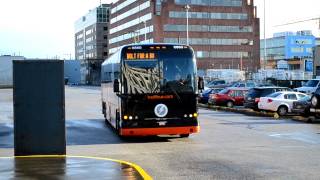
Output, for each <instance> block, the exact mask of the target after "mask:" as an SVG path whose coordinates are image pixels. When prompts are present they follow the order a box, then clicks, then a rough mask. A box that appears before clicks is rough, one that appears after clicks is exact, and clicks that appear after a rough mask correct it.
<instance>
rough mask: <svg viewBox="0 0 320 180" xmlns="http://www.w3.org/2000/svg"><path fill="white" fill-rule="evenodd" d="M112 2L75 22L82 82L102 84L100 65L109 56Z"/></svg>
mask: <svg viewBox="0 0 320 180" xmlns="http://www.w3.org/2000/svg"><path fill="white" fill-rule="evenodd" d="M109 12H110V4H101V5H100V6H98V7H96V8H94V9H92V10H90V11H89V12H88V13H87V14H86V15H84V16H83V17H81V18H79V19H78V20H77V21H76V22H75V58H76V59H77V60H80V61H81V82H82V83H86V84H100V67H101V63H102V62H103V60H104V59H106V58H107V57H108V22H109Z"/></svg>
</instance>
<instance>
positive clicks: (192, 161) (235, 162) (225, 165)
mask: <svg viewBox="0 0 320 180" xmlns="http://www.w3.org/2000/svg"><path fill="white" fill-rule="evenodd" d="M10 96H12V91H10V90H3V89H0V156H12V155H13V149H12V147H13V126H12V121H13V120H12V97H10ZM100 104H101V103H100V91H99V89H98V88H96V87H67V88H66V127H67V129H66V130H67V154H68V155H83V156H98V157H108V158H114V159H121V160H125V161H129V162H133V163H136V164H138V165H140V166H141V167H142V168H143V169H144V170H146V171H147V172H148V173H149V174H150V175H151V176H152V177H153V178H154V179H320V171H319V169H320V124H319V123H315V124H307V123H304V122H297V121H292V120H290V119H278V120H275V119H272V118H266V117H254V116H250V117H249V116H245V115H241V114H237V113H231V112H222V111H212V110H205V109H201V110H200V111H199V112H200V116H199V120H200V125H201V132H200V133H199V134H195V135H191V136H190V137H189V138H178V137H145V138H127V139H121V138H119V137H118V136H117V135H115V133H114V131H113V130H112V129H111V128H110V127H109V126H107V125H105V124H104V120H103V117H102V115H101V107H100V106H101V105H100ZM0 161H1V160H0Z"/></svg>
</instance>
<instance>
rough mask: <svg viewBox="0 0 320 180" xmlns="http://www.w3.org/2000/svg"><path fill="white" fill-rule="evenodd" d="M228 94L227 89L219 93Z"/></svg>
mask: <svg viewBox="0 0 320 180" xmlns="http://www.w3.org/2000/svg"><path fill="white" fill-rule="evenodd" d="M228 92H229V89H223V90H221V91H220V92H219V94H227V93H228Z"/></svg>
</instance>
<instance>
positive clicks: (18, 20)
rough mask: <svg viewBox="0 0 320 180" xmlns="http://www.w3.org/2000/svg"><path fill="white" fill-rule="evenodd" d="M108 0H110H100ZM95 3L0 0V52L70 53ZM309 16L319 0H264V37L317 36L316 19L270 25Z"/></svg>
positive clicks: (258, 1)
mask: <svg viewBox="0 0 320 180" xmlns="http://www.w3.org/2000/svg"><path fill="white" fill-rule="evenodd" d="M111 1H114V0H101V2H102V3H108V2H109V3H110V2H111ZM99 3H100V1H99V0H0V55H1V54H14V53H15V54H16V55H18V54H20V55H23V56H25V57H27V58H36V57H38V58H52V57H54V56H58V57H60V58H69V56H70V54H71V55H72V57H74V22H75V21H76V20H77V19H78V18H80V17H81V16H82V15H84V14H86V13H87V12H88V10H89V9H92V8H94V7H96V6H97V5H99ZM255 5H257V6H258V17H260V24H261V26H260V29H261V37H263V23H264V20H263V9H264V8H263V0H255ZM191 8H192V7H191ZM191 11H192V10H191ZM312 17H320V1H319V0H303V1H301V0H266V37H271V36H272V34H273V32H278V31H289V30H291V31H297V30H305V29H312V30H313V33H314V34H315V35H316V36H317V37H319V31H318V30H317V28H318V27H319V24H318V22H317V21H308V22H305V23H299V24H295V25H290V26H282V27H274V25H278V24H283V23H287V22H291V21H295V20H302V19H308V18H312Z"/></svg>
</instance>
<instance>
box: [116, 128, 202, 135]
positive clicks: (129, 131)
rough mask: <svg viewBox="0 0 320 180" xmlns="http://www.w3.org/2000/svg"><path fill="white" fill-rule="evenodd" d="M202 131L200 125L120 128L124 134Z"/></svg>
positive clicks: (169, 133) (170, 133)
mask: <svg viewBox="0 0 320 180" xmlns="http://www.w3.org/2000/svg"><path fill="white" fill-rule="evenodd" d="M198 132H200V126H186V127H159V128H125V129H121V130H120V135H123V136H150V135H176V134H192V133H198Z"/></svg>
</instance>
